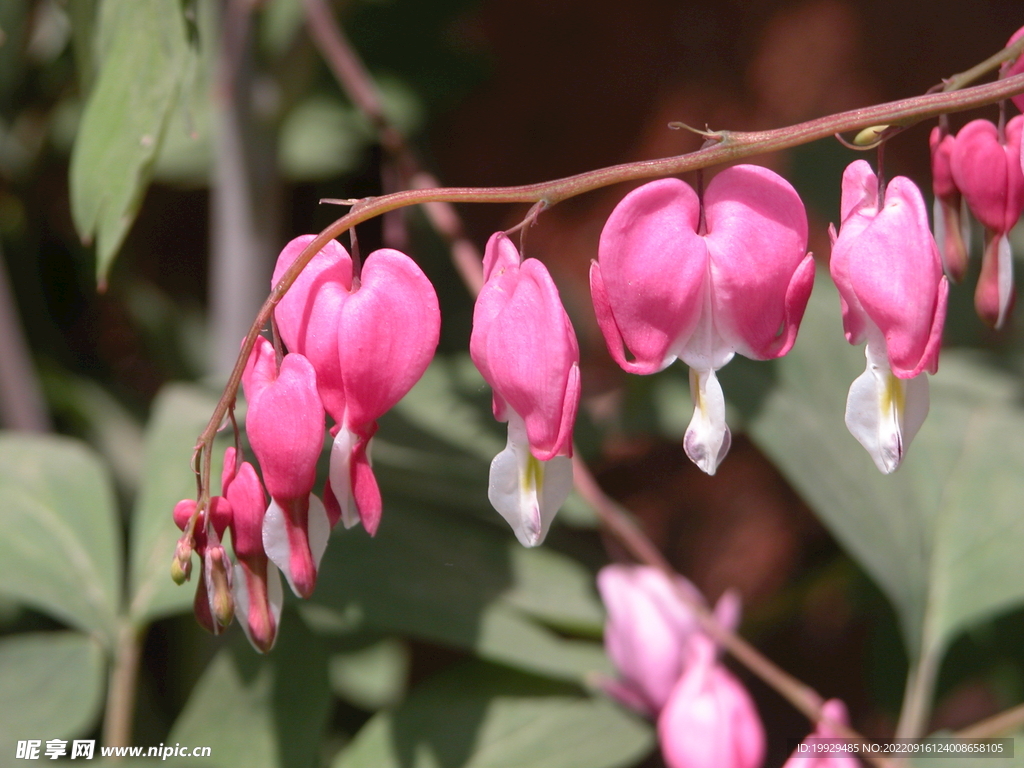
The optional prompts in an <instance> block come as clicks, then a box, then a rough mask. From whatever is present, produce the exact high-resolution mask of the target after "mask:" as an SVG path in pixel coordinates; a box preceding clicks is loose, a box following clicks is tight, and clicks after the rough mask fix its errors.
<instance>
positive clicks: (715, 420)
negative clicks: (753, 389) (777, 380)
mask: <svg viewBox="0 0 1024 768" xmlns="http://www.w3.org/2000/svg"><path fill="white" fill-rule="evenodd" d="M690 398H691V399H692V400H693V418H692V419H691V420H690V426H689V427H687V429H686V435H685V437H683V448H684V450H685V451H686V455H687V456H689V457H690V460H691V461H692V462H693V463H694V464H696V465H697V466H698V467H700V468H701V469H702V470H704V471H705V472H707V473H708V474H709V475H713V474H715V471H716V470H717V469H718V465H719V464H721V463H722V459H724V458H725V455H726V454H727V453H728V452H729V446H730V445H732V434H731V433H730V432H729V426H728V425H727V424H726V423H725V395H724V394H723V393H722V385H721V384H720V383H719V382H718V376H716V375H715V372H714V370H710V369H709V370H699V369H697V368H690Z"/></svg>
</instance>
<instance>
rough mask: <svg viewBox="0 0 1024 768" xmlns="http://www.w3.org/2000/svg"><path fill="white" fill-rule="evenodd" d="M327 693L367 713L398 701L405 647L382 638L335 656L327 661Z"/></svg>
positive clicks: (404, 674)
mask: <svg viewBox="0 0 1024 768" xmlns="http://www.w3.org/2000/svg"><path fill="white" fill-rule="evenodd" d="M330 677H331V690H333V691H334V693H335V695H336V696H338V697H339V698H342V699H344V700H345V701H348V702H350V703H352V704H355V705H356V706H357V707H359V708H361V709H365V710H367V711H371V712H373V711H376V710H378V709H383V708H384V707H390V706H393V705H395V704H397V703H398V702H399V701H401V699H402V696H403V695H404V694H405V684H406V680H407V679H408V677H409V646H408V645H407V644H405V643H403V642H402V641H401V640H398V639H396V638H386V639H384V640H381V641H379V642H377V643H374V644H373V645H370V646H367V647H365V648H359V649H357V650H353V651H345V652H343V653H336V654H334V655H333V656H331V662H330Z"/></svg>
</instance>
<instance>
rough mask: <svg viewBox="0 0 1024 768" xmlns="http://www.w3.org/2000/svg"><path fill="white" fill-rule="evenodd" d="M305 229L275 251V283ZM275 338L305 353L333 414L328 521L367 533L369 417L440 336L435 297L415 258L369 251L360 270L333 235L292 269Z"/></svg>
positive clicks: (372, 518)
mask: <svg viewBox="0 0 1024 768" xmlns="http://www.w3.org/2000/svg"><path fill="white" fill-rule="evenodd" d="M312 240H313V235H303V236H302V237H298V238H296V239H294V240H292V241H291V242H290V243H288V245H286V246H285V248H284V250H283V251H281V254H280V256H279V257H278V260H277V267H276V269H275V270H274V277H273V282H274V283H276V282H277V281H278V280H279V279H280V277H281V275H282V274H283V273H284V271H285V270H286V269H287V268H288V267H289V266H291V264H292V262H294V261H295V258H296V257H297V256H298V255H299V253H300V252H301V251H302V249H303V248H305V246H306V245H307V244H308V243H309V242H310V241H312ZM275 318H276V320H277V324H278V328H279V330H280V332H281V338H282V339H283V340H284V343H285V345H286V346H287V347H288V349H289V350H290V351H291V352H298V353H300V354H302V355H305V356H306V358H308V359H309V361H310V363H312V366H313V368H314V369H315V371H316V383H317V388H318V391H319V393H320V397H321V399H322V401H323V405H324V408H325V410H326V411H327V413H328V414H329V415H330V416H331V418H332V419H333V420H334V426H333V427H332V428H331V434H332V435H334V444H333V447H332V449H331V462H330V477H329V484H328V488H327V490H326V491H325V502H326V503H327V509H328V513H329V514H330V516H331V523H332V525H333V524H334V523H335V522H336V521H337V519H338V518H339V517H340V518H341V520H342V521H343V522H344V523H345V527H347V528H350V527H352V526H353V525H355V524H356V523H358V522H360V521H361V522H362V524H363V527H364V528H365V529H366V530H367V532H369V533H370V534H371V535H373V534H374V533H376V531H377V526H378V525H379V523H380V516H381V498H380V490H379V489H378V487H377V481H376V479H375V478H374V476H373V471H372V469H371V467H370V458H369V446H370V440H371V438H372V437H373V435H374V433H375V432H376V430H377V423H376V420H377V419H378V418H380V417H381V416H382V415H383V414H384V413H385V412H386V411H388V410H389V409H390V408H391V407H392V406H394V405H395V403H397V402H398V401H399V400H400V399H401V398H402V397H403V396H404V395H405V394H406V393H407V392H408V391H409V390H410V389H411V388H412V386H413V384H415V383H416V382H417V381H418V380H419V378H420V377H421V376H422V375H423V372H424V371H425V370H426V368H427V366H428V365H429V364H430V360H431V358H432V357H433V354H434V350H435V349H436V348H437V342H438V337H439V334H440V326H441V314H440V310H439V308H438V303H437V295H436V294H435V293H434V288H433V286H432V285H431V284H430V281H429V280H428V279H427V277H426V275H424V274H423V271H422V270H421V269H420V268H419V267H418V266H417V265H416V263H415V262H414V261H413V260H412V259H410V258H409V257H408V256H406V255H405V254H403V253H400V252H399V251H395V250H392V249H382V250H378V251H374V252H373V253H371V254H370V255H369V256H368V257H367V259H366V262H365V264H364V265H363V268H362V271H361V273H360V274H358V275H357V274H355V273H354V271H353V264H352V259H351V257H350V256H349V254H348V252H347V251H346V250H345V249H344V248H343V247H342V246H341V244H340V243H338V242H337V241H335V240H331V241H329V242H328V243H327V245H326V246H324V248H323V249H322V250H321V251H320V252H319V253H317V254H316V256H314V257H313V259H312V261H311V262H310V263H309V264H308V265H307V266H306V268H305V269H304V270H303V271H302V272H301V273H300V274H299V277H298V279H297V280H296V281H295V283H294V284H293V285H292V287H291V289H290V290H289V291H288V293H286V294H285V295H284V297H283V298H282V299H281V302H280V303H279V304H278V306H277V308H276V310H275Z"/></svg>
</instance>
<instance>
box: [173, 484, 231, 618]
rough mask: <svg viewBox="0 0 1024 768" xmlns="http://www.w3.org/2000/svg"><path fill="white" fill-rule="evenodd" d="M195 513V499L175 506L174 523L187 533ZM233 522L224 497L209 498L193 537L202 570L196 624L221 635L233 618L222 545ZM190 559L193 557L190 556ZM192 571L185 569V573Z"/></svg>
mask: <svg viewBox="0 0 1024 768" xmlns="http://www.w3.org/2000/svg"><path fill="white" fill-rule="evenodd" d="M195 511H196V502H195V500H194V499H182V500H181V501H179V502H178V503H177V504H175V505H174V513H173V514H174V523H175V525H177V526H178V528H180V529H181V530H183V531H184V530H185V528H186V526H187V525H188V521H189V520H190V519H191V518H192V515H193V514H194V513H195ZM207 511H209V513H210V517H209V519H210V522H211V525H210V526H209V527H207V524H206V515H207ZM231 519H232V510H231V505H230V504H229V502H228V500H227V499H225V498H224V497H222V496H213V497H211V498H210V501H209V505H208V506H207V509H206V510H203V511H202V512H200V513H199V518H198V520H197V521H196V526H195V530H194V532H193V534H192V541H193V543H194V551H195V553H196V554H197V555H198V556H199V562H200V565H201V566H202V567H201V568H200V570H199V583H198V584H197V585H196V596H195V600H194V602H193V611H194V612H195V616H196V620H197V621H198V622H199V624H200V625H201V626H202V627H203V628H204V629H205V630H206V631H208V632H210V633H211V634H214V635H219V634H220V633H221V632H223V631H224V630H225V629H226V628H227V627H228V626H229V625H230V624H231V620H232V618H233V617H234V603H233V601H232V598H231V568H230V564H229V562H228V557H227V553H226V552H225V551H224V546H223V545H222V544H221V538H222V537H223V536H224V531H225V530H226V529H227V527H228V525H230V523H231ZM190 557H191V556H190ZM188 570H190V567H189V566H187V567H186V573H187V572H188Z"/></svg>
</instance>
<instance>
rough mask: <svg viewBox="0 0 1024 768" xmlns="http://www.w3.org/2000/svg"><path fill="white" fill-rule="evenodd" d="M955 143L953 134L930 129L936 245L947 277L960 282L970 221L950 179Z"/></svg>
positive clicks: (967, 251) (965, 257) (938, 129)
mask: <svg viewBox="0 0 1024 768" xmlns="http://www.w3.org/2000/svg"><path fill="white" fill-rule="evenodd" d="M955 143H956V138H955V137H954V136H953V134H951V133H948V132H946V131H945V129H944V128H943V127H940V126H935V127H934V128H932V132H931V135H930V136H929V137H928V144H929V146H930V147H931V153H932V192H933V193H934V194H935V204H934V205H933V207H932V219H933V220H934V222H935V223H934V226H935V243H936V245H937V246H938V248H939V256H940V257H941V258H942V266H943V268H944V269H945V271H946V275H947V276H948V277H949V279H950V280H952V281H953V282H954V283H959V282H960V281H961V280H963V278H964V273H965V272H966V271H967V258H968V256H969V254H970V250H969V249H970V243H971V219H970V217H969V216H968V215H967V201H966V200H965V199H964V198H963V195H961V194H960V188H959V187H957V185H956V182H955V181H954V180H953V169H952V168H951V166H950V159H951V157H952V154H953V146H954V144H955Z"/></svg>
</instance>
